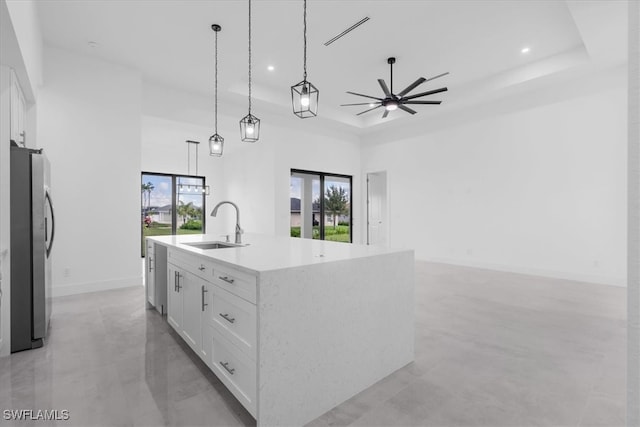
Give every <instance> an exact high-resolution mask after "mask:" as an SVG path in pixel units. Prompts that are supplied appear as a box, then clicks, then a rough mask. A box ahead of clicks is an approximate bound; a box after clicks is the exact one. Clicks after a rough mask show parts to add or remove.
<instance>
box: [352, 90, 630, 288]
mask: <svg viewBox="0 0 640 427" xmlns="http://www.w3.org/2000/svg"><path fill="white" fill-rule="evenodd" d="M625 91H626V88H614V89H610V90H606V91H603V92H599V93H596V94H589V92H588V91H585V92H584V93H585V95H584V96H581V97H578V98H573V99H569V100H564V101H562V102H556V103H550V104H547V105H543V106H539V107H535V108H530V109H526V110H522V111H518V112H514V113H506V114H501V115H498V116H495V117H491V118H487V119H483V120H479V121H475V122H469V123H464V124H461V125H459V126H456V127H452V128H448V129H444V130H440V131H437V132H434V133H430V134H426V135H422V136H419V137H412V138H408V139H405V140H401V141H393V142H390V143H387V144H383V145H378V146H372V147H365V148H363V160H362V165H363V167H362V168H363V173H367V172H376V171H381V170H387V171H388V182H389V203H390V207H389V211H390V224H389V226H390V240H391V241H390V244H391V245H392V246H400V247H411V248H415V251H416V258H418V259H423V260H431V261H436V262H445V263H451V264H460V265H469V266H476V267H481V268H489V269H496V270H505V271H513V272H520V273H528V274H537V275H543V276H550V277H558V278H567V279H575V280H582V281H589V282H596V283H606V284H613V285H620V286H624V284H625V277H624V276H625V272H624V271H625V267H624V262H625V258H626V248H625V239H626V226H625V221H626V215H625V212H626V181H625V173H626V147H625V142H626V109H625V108H626V92H625ZM364 197H366V195H365V196H364Z"/></svg>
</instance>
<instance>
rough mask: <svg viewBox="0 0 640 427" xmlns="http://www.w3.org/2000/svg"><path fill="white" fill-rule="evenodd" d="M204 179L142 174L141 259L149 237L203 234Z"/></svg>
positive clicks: (199, 177)
mask: <svg viewBox="0 0 640 427" xmlns="http://www.w3.org/2000/svg"><path fill="white" fill-rule="evenodd" d="M204 189H205V179H204V177H202V176H187V175H171V174H161V173H149V172H143V173H142V183H141V196H142V197H141V201H142V204H141V218H142V221H141V227H142V232H141V236H142V246H141V248H142V256H143V257H144V255H145V253H144V252H145V244H144V239H145V237H148V236H167V235H172V234H203V233H204V232H205V215H204V211H205V196H206V193H205V191H204Z"/></svg>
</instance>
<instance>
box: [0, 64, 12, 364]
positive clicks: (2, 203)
mask: <svg viewBox="0 0 640 427" xmlns="http://www.w3.org/2000/svg"><path fill="white" fill-rule="evenodd" d="M10 98H11V70H10V69H9V67H6V66H4V65H0V356H6V355H8V354H9V353H10V349H11V348H10V347H11V346H10V344H9V343H10V339H11V325H10V323H9V322H10V320H11V307H10V304H9V301H10V298H11V251H10V247H11V219H10V215H11V209H10V203H11V194H10V191H11V185H10V184H11V182H10V177H11V170H10V168H11V152H10V148H9V146H10V145H9V144H10V139H11V132H10V125H9V121H10V114H9V109H10V105H11V104H10Z"/></svg>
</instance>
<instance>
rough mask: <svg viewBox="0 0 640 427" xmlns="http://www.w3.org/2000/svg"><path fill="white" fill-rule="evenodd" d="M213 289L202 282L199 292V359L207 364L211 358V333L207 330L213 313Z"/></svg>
mask: <svg viewBox="0 0 640 427" xmlns="http://www.w3.org/2000/svg"><path fill="white" fill-rule="evenodd" d="M213 288H214V285H212V284H211V283H209V282H203V283H202V287H201V289H200V292H201V293H202V307H201V312H200V319H201V320H200V324H201V331H202V334H201V339H202V341H200V342H201V344H200V357H201V358H202V360H204V361H205V363H207V364H209V362H208V360H209V359H210V358H211V343H212V341H211V338H210V336H211V332H210V331H209V330H208V328H209V327H211V325H210V320H209V319H211V317H212V314H211V313H212V311H213Z"/></svg>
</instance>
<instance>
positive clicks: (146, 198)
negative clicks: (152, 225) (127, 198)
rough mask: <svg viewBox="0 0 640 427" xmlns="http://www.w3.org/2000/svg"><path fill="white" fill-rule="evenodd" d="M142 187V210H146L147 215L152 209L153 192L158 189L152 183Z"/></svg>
mask: <svg viewBox="0 0 640 427" xmlns="http://www.w3.org/2000/svg"><path fill="white" fill-rule="evenodd" d="M140 187H141V191H142V208H143V209H144V211H145V213H147V212H148V211H149V209H150V208H151V192H152V191H153V190H154V189H155V188H156V187H155V186H154V185H153V183H151V182H147V183H146V184H142V185H141V186H140ZM145 205H146V206H145Z"/></svg>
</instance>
